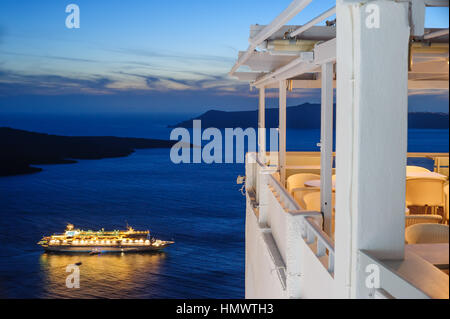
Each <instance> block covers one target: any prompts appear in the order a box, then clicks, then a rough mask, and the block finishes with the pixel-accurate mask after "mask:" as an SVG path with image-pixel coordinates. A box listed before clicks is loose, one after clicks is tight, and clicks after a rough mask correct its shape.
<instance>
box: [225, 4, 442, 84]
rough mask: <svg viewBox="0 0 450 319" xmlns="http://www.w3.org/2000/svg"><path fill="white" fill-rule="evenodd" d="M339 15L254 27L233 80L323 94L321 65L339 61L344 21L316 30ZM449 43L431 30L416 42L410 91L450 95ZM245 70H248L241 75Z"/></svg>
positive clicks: (234, 70) (333, 22) (413, 37)
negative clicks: (447, 91) (338, 28)
mask: <svg viewBox="0 0 450 319" xmlns="http://www.w3.org/2000/svg"><path fill="white" fill-rule="evenodd" d="M297 2H299V1H297ZM334 12H335V11H334V8H332V9H330V10H328V11H327V12H325V13H323V14H322V15H320V16H319V17H317V18H315V19H313V20H311V21H310V22H309V23H307V24H305V25H303V26H295V25H284V26H281V27H279V28H278V27H277V26H278V25H277V24H276V23H275V22H277V23H278V24H279V22H280V21H279V20H280V17H281V16H282V15H280V16H278V17H277V18H276V19H275V20H274V22H272V23H271V24H270V25H267V26H266V25H251V26H250V37H249V42H250V46H249V48H248V49H247V51H241V52H239V55H238V60H237V62H236V64H235V66H234V67H233V69H232V70H231V72H230V75H232V76H235V77H236V78H238V79H239V80H241V81H246V82H249V83H250V85H251V86H255V87H266V88H270V87H277V86H278V84H277V83H278V81H280V80H293V81H292V83H291V86H292V87H293V88H320V65H321V64H323V63H325V62H331V61H332V62H334V61H336V23H339V21H337V22H336V20H333V21H327V26H314V25H312V24H317V22H320V21H322V20H323V19H326V18H327V17H329V16H331V15H332V14H334ZM283 13H284V14H286V12H283ZM283 13H282V14H283ZM277 19H278V20H277ZM319 19H322V20H319ZM274 23H275V25H274ZM267 30H269V31H267ZM299 31H301V32H300V33H299V34H296V33H298V32H299ZM261 34H264V39H262V38H261ZM293 34H295V36H292V35H293ZM448 41H449V33H448V29H435V28H429V29H424V34H423V35H422V36H419V37H417V36H411V50H410V66H409V75H408V77H409V88H410V89H424V88H428V89H431V88H435V89H444V88H445V89H448V81H449V69H448V61H449V45H448ZM380 50H389V48H380ZM240 67H245V68H246V69H247V70H240V71H237V70H238V69H239V68H240Z"/></svg>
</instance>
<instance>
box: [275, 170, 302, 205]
mask: <svg viewBox="0 0 450 319" xmlns="http://www.w3.org/2000/svg"><path fill="white" fill-rule="evenodd" d="M269 184H270V185H271V186H272V187H274V188H276V190H277V192H278V193H281V194H283V196H284V198H285V199H286V200H287V201H288V203H289V204H290V205H291V206H292V207H293V209H294V210H300V206H299V205H298V204H297V202H296V201H295V200H294V199H293V198H292V197H291V196H290V195H289V193H288V192H287V191H286V188H284V187H283V185H281V184H280V182H279V181H278V180H277V179H276V178H275V177H274V176H273V175H272V174H270V175H269Z"/></svg>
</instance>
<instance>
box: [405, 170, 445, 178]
mask: <svg viewBox="0 0 450 319" xmlns="http://www.w3.org/2000/svg"><path fill="white" fill-rule="evenodd" d="M406 178H434V179H442V180H446V179H447V176H445V175H442V174H439V173H436V172H407V173H406Z"/></svg>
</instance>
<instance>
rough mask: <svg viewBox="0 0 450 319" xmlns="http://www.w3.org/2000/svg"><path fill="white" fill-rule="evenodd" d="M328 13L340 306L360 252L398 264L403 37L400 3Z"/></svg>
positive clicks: (350, 5) (345, 6)
mask: <svg viewBox="0 0 450 319" xmlns="http://www.w3.org/2000/svg"><path fill="white" fill-rule="evenodd" d="M336 8H337V21H339V23H338V24H337V62H336V63H337V108H336V109H337V112H336V126H337V127H336V134H337V139H336V177H337V179H336V184H337V185H336V230H335V251H336V256H335V263H336V267H335V284H336V289H337V290H336V292H337V297H343V298H347V297H357V296H358V295H359V294H358V291H359V289H362V285H364V282H365V280H364V278H361V276H367V274H366V273H365V269H360V267H359V264H358V252H359V251H360V250H367V251H369V252H371V253H372V254H374V255H376V256H378V257H379V258H380V259H402V258H403V256H404V239H405V237H404V230H405V175H406V172H405V171H406V147H407V105H408V87H407V84H408V41H409V35H410V29H409V21H408V4H407V3H404V2H403V3H402V2H396V1H386V0H383V1H369V2H366V3H361V2H354V1H352V0H337V3H336ZM358 275H359V276H358ZM357 277H359V278H358V280H357Z"/></svg>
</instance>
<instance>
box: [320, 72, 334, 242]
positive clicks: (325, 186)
mask: <svg viewBox="0 0 450 319" xmlns="http://www.w3.org/2000/svg"><path fill="white" fill-rule="evenodd" d="M321 93H322V105H321V122H320V190H321V191H320V202H321V205H320V207H321V211H322V213H323V215H324V230H325V232H326V233H327V234H329V235H331V213H332V210H333V204H332V185H331V178H332V174H333V63H325V64H323V65H322V92H321Z"/></svg>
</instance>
